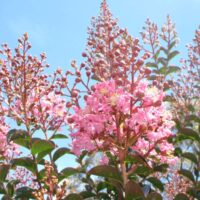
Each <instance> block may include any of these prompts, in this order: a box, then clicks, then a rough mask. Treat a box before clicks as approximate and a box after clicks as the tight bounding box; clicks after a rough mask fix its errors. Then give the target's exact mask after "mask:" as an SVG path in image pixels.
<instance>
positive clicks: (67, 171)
mask: <svg viewBox="0 0 200 200" xmlns="http://www.w3.org/2000/svg"><path fill="white" fill-rule="evenodd" d="M78 173H80V171H79V170H78V169H75V168H72V167H67V168H65V169H63V170H62V171H61V172H60V179H61V180H62V179H63V178H67V177H69V176H72V175H74V174H78Z"/></svg>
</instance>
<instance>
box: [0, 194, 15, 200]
mask: <svg viewBox="0 0 200 200" xmlns="http://www.w3.org/2000/svg"><path fill="white" fill-rule="evenodd" d="M1 200H13V198H12V197H10V196H9V195H7V194H6V195H4V196H3V197H2V199H1Z"/></svg>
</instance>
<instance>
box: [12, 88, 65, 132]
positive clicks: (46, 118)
mask: <svg viewBox="0 0 200 200" xmlns="http://www.w3.org/2000/svg"><path fill="white" fill-rule="evenodd" d="M26 106H27V108H28V112H27V116H26V117H27V118H28V119H29V120H30V121H31V122H32V124H33V122H34V126H35V125H36V126H40V127H41V128H42V129H43V130H48V129H54V130H55V129H58V128H60V127H61V125H64V124H66V115H67V111H66V101H65V100H64V99H62V98H61V95H57V94H55V93H54V92H51V93H48V94H45V91H44V92H40V93H37V92H35V91H34V92H33V93H32V94H30V95H29V96H28V101H27V105H26ZM11 109H12V111H13V113H14V115H15V116H16V119H17V118H18V116H19V119H22V120H23V118H21V116H20V115H21V113H23V104H22V102H21V101H20V100H17V101H16V105H15V106H13V107H11Z"/></svg>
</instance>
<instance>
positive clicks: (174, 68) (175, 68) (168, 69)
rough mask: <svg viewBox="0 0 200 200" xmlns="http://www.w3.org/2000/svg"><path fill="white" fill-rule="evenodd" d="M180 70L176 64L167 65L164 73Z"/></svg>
mask: <svg viewBox="0 0 200 200" xmlns="http://www.w3.org/2000/svg"><path fill="white" fill-rule="evenodd" d="M178 71H180V67H177V66H168V68H167V72H166V75H168V74H171V73H174V72H178Z"/></svg>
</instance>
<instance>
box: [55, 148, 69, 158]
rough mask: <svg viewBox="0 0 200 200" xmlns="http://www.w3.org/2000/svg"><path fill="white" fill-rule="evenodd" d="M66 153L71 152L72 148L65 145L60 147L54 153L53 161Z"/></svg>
mask: <svg viewBox="0 0 200 200" xmlns="http://www.w3.org/2000/svg"><path fill="white" fill-rule="evenodd" d="M65 154H71V150H70V149H68V148H65V147H63V148H60V149H58V150H57V151H56V152H55V153H54V155H53V161H56V160H57V159H59V158H60V157H62V156H64V155H65Z"/></svg>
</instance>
